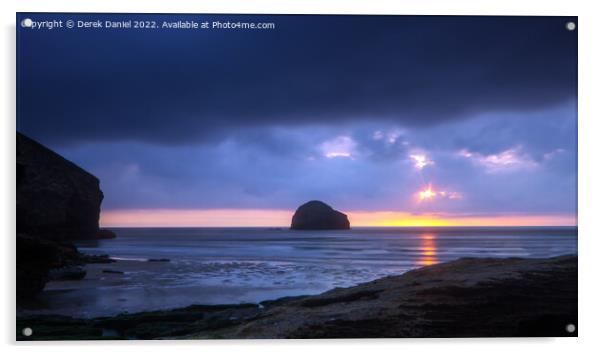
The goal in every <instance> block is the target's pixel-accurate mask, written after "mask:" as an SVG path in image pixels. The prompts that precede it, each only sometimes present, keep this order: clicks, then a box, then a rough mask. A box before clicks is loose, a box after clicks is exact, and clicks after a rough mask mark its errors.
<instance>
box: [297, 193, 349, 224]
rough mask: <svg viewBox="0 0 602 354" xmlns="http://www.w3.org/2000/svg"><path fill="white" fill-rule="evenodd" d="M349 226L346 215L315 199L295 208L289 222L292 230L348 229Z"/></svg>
mask: <svg viewBox="0 0 602 354" xmlns="http://www.w3.org/2000/svg"><path fill="white" fill-rule="evenodd" d="M349 228H350V226H349V220H348V219H347V215H345V214H343V213H341V212H340V211H337V210H334V209H333V208H332V207H330V206H329V205H328V204H326V203H323V202H321V201H317V200H312V201H310V202H307V203H305V204H303V205H301V206H300V207H299V208H297V211H295V215H293V220H292V223H291V229H292V230H348V229H349Z"/></svg>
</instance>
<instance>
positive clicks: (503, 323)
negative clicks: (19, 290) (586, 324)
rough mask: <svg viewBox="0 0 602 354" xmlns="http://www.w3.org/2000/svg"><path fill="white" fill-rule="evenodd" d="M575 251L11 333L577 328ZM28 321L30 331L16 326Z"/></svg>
mask: <svg viewBox="0 0 602 354" xmlns="http://www.w3.org/2000/svg"><path fill="white" fill-rule="evenodd" d="M569 323H572V324H575V325H577V257H576V256H565V257H556V258H549V259H516V258H513V259H474V258H471V259H460V260H457V261H453V262H449V263H444V264H439V265H434V266H429V267H424V268H421V269H417V270H414V271H411V272H408V273H406V274H403V275H400V276H391V277H385V278H381V279H378V280H375V281H372V282H369V283H365V284H360V285H358V286H354V287H350V288H345V289H341V288H338V289H334V290H331V291H327V292H325V293H323V294H320V295H316V296H299V297H292V298H282V299H278V300H274V301H265V302H263V303H261V305H260V306H257V305H253V304H243V305H220V306H200V305H199V306H190V307H187V308H183V309H177V310H170V311H154V312H143V313H138V314H131V315H119V316H115V317H106V318H96V319H89V320H85V319H73V318H69V317H61V316H38V317H27V318H18V319H17V336H18V339H19V340H36V339H37V340H49V339H99V338H105V339H106V338H114V339H127V338H138V339H157V338H366V337H489V336H504V337H505V336H576V335H577V331H575V332H573V333H568V332H566V330H565V328H566V325H567V324H569ZM24 327H33V328H36V331H35V335H34V336H33V337H31V338H26V337H23V336H22V335H21V334H20V333H21V330H22V329H23V328H24Z"/></svg>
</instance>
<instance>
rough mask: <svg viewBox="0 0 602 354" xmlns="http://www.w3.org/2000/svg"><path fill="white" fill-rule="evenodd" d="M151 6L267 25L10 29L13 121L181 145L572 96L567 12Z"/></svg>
mask: <svg viewBox="0 0 602 354" xmlns="http://www.w3.org/2000/svg"><path fill="white" fill-rule="evenodd" d="M29 16H30V17H34V19H36V20H43V19H45V18H50V17H52V18H57V17H61V16H57V15H52V16H50V15H29ZM106 16H108V15H106ZM106 16H105V15H68V16H62V17H64V19H67V18H74V19H85V18H88V19H97V18H103V17H106ZM132 17H135V16H130V15H128V16H123V15H114V16H112V17H111V19H113V20H117V19H120V18H124V19H125V18H132ZM150 17H154V18H155V19H156V20H157V21H162V20H177V19H188V20H192V19H195V20H197V21H204V20H210V21H213V20H216V19H220V20H223V21H225V20H230V21H251V22H274V23H275V24H276V29H275V30H261V31H260V30H257V31H249V30H247V31H244V30H222V31H218V30H208V31H190V30H188V31H181V30H180V31H178V30H173V31H159V30H157V31H136V30H129V31H117V30H114V31H111V30H106V31H97V30H96V31H95V30H66V29H65V30H60V29H57V30H52V31H33V30H22V29H20V30H19V32H18V37H19V38H18V114H19V117H18V129H19V130H20V131H22V132H24V133H26V134H29V135H31V136H32V137H34V138H36V139H39V140H40V141H42V142H45V143H48V144H51V145H54V146H56V145H69V144H73V143H81V142H86V141H126V140H127V141H141V142H147V143H156V144H166V145H184V144H188V143H191V142H198V141H209V142H218V141H222V140H223V139H225V138H226V137H228V136H230V135H231V134H232V132H233V131H234V130H238V129H241V128H257V127H262V126H280V127H288V126H293V125H295V126H300V125H306V124H314V125H316V124H317V125H337V124H343V123H346V122H352V121H359V120H363V121H388V122H389V123H391V124H397V125H400V126H410V127H411V126H422V127H428V126H432V125H434V124H437V123H445V122H449V121H452V120H458V119H463V118H466V117H470V116H474V115H478V114H482V113H486V112H500V111H508V112H517V111H529V110H540V109H545V108H547V107H548V106H551V105H556V104H558V103H562V102H565V101H567V100H571V99H575V98H576V68H577V66H576V64H577V62H576V59H577V57H576V49H577V35H576V31H575V32H569V31H567V30H566V29H565V27H564V25H565V23H566V22H567V21H568V20H569V19H570V20H573V21H576V19H575V18H567V17H476V18H475V17H395V16H383V17H376V16H267V15H265V16H243V15H240V16H234V15H231V16H218V15H211V16H189V15H173V16H172V15H152V16H151V15H145V16H144V18H145V19H148V18H150ZM259 135H261V134H259ZM270 141H272V140H270ZM270 141H268V142H270ZM268 148H269V147H268ZM291 148H292V147H291Z"/></svg>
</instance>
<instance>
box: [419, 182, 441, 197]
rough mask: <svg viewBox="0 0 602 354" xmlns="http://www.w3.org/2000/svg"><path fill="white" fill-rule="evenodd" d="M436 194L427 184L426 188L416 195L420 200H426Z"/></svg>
mask: <svg viewBox="0 0 602 354" xmlns="http://www.w3.org/2000/svg"><path fill="white" fill-rule="evenodd" d="M436 195H437V193H436V192H434V191H433V188H432V187H431V185H430V184H429V186H428V188H427V189H425V190H423V191H421V192H420V193H419V194H418V197H419V198H420V200H428V199H431V198H434V197H435V196H436Z"/></svg>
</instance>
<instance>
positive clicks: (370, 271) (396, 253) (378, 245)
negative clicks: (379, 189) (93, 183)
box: [44, 227, 577, 316]
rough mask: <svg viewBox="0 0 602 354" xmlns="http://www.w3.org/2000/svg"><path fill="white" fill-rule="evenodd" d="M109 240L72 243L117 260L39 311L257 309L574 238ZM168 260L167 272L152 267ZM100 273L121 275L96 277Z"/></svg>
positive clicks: (413, 233) (135, 235) (172, 234)
mask: <svg viewBox="0 0 602 354" xmlns="http://www.w3.org/2000/svg"><path fill="white" fill-rule="evenodd" d="M114 231H115V232H116V234H117V238H116V239H113V240H101V241H92V242H85V243H80V244H79V245H78V246H79V248H80V250H81V251H82V252H86V253H90V254H108V255H110V256H111V257H114V258H117V259H120V260H122V261H120V262H117V263H113V264H109V265H90V266H88V267H89V272H88V273H89V274H88V276H87V277H86V279H84V280H83V281H80V282H57V283H50V284H49V286H48V290H49V291H47V292H46V293H45V295H44V296H45V297H46V301H47V305H46V308H45V309H44V310H45V311H46V312H61V313H68V314H71V315H81V316H93V315H99V314H114V313H118V312H123V311H129V312H132V311H141V310H151V309H159V308H172V307H181V306H187V305H190V304H194V303H203V304H216V303H240V302H259V301H262V300H267V299H275V298H278V297H281V296H289V295H301V294H317V293H320V292H322V291H325V290H328V289H331V288H334V287H345V286H352V285H355V284H358V283H362V282H366V281H370V280H373V279H376V278H380V277H383V276H387V275H395V274H402V273H404V272H406V271H408V270H409V269H412V268H417V267H421V266H425V265H431V264H436V263H439V262H446V261H450V260H454V259H458V258H461V257H532V258H541V257H551V256H557V255H563V254H575V253H576V252H577V229H576V228H574V227H561V228H559V227H549V228H541V227H539V228H529V227H522V228H356V229H353V230H348V231H291V230H287V229H260V228H251V229H247V228H227V229H226V228H190V229H185V228H178V229H176V228H170V229H159V228H153V229H114ZM150 258H168V259H170V260H171V261H170V262H168V263H150V262H147V260H148V259H150ZM101 268H111V269H117V270H122V271H124V272H125V273H124V274H123V275H113V274H104V273H102V272H101Z"/></svg>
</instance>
